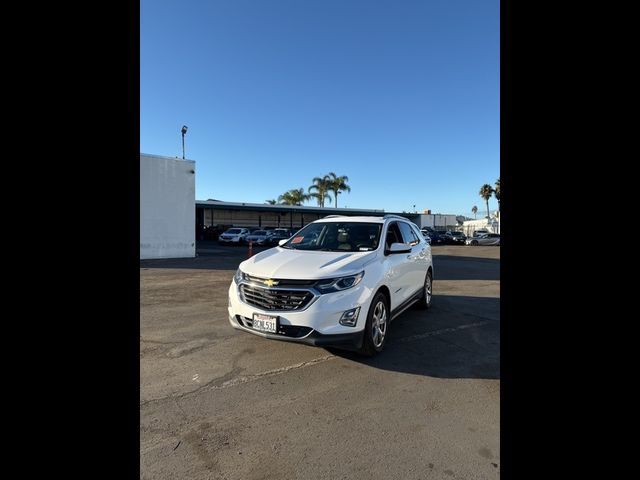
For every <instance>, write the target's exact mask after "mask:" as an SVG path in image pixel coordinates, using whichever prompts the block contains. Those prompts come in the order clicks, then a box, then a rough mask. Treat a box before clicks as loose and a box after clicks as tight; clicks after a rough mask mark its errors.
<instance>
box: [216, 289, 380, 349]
mask: <svg viewBox="0 0 640 480" xmlns="http://www.w3.org/2000/svg"><path fill="white" fill-rule="evenodd" d="M372 297H373V291H372V289H371V288H369V287H368V286H366V285H363V284H360V285H358V286H357V287H354V288H351V289H348V290H345V291H342V292H334V293H329V294H324V295H320V296H318V297H317V298H316V299H315V300H314V301H312V302H311V303H310V304H309V305H308V306H307V307H306V308H304V309H302V310H286V311H274V310H264V309H261V308H258V307H256V306H253V305H249V304H247V303H245V302H244V301H242V300H241V298H240V295H239V290H238V286H237V285H236V284H235V282H234V281H232V282H231V285H230V286H229V307H228V314H229V323H230V324H231V326H233V327H234V328H236V329H238V330H243V331H245V332H248V333H253V334H254V335H258V336H261V337H264V338H269V339H273V340H284V341H290V342H298V343H305V344H308V345H316V346H335V347H340V348H346V349H359V348H360V347H361V346H362V339H363V332H364V326H365V323H366V320H367V313H368V311H369V306H370V304H371V300H372ZM356 307H360V312H359V315H358V320H357V322H356V325H355V326H353V327H348V326H345V325H341V324H340V323H339V320H340V318H341V316H342V314H343V313H344V312H345V311H347V310H350V309H353V308H356ZM254 313H262V314H266V315H274V316H276V315H277V316H278V318H279V325H280V326H281V327H282V328H281V329H280V331H279V332H278V333H276V334H274V333H265V332H261V331H258V330H254V329H253V328H251V326H252V322H253V320H252V319H253V314H254Z"/></svg>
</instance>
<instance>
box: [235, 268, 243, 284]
mask: <svg viewBox="0 0 640 480" xmlns="http://www.w3.org/2000/svg"><path fill="white" fill-rule="evenodd" d="M243 279H244V273H242V270H240V269H238V270H237V271H236V274H235V275H234V276H233V281H234V282H236V285H237V284H239V283H240V282H241V281H242V280H243Z"/></svg>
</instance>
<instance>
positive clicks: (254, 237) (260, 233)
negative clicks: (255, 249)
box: [245, 230, 273, 245]
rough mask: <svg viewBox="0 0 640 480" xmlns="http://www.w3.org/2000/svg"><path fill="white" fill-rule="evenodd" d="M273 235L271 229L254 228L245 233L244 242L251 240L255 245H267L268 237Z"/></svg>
mask: <svg viewBox="0 0 640 480" xmlns="http://www.w3.org/2000/svg"><path fill="white" fill-rule="evenodd" d="M270 237H273V230H256V231H255V232H251V233H250V234H249V235H247V238H246V239H245V240H246V242H247V243H248V242H252V243H255V244H256V245H267V244H268V243H269V238H270Z"/></svg>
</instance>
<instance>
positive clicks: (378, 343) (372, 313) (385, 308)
mask: <svg viewBox="0 0 640 480" xmlns="http://www.w3.org/2000/svg"><path fill="white" fill-rule="evenodd" d="M374 318H375V319H374ZM380 319H383V322H384V327H383V328H382V329H381V325H380ZM390 320H391V314H390V312H389V302H388V301H387V297H386V296H385V295H384V293H382V292H378V293H376V296H375V297H373V301H372V302H371V306H370V307H369V312H368V313H367V322H366V323H365V327H364V339H363V341H362V348H361V349H360V353H361V354H362V355H365V356H367V357H372V356H373V355H375V354H376V353H380V352H381V351H382V349H383V348H384V345H385V343H386V342H387V337H388V336H389V335H388V334H389V322H390ZM374 327H375V328H374ZM376 330H377V334H376V333H374V332H376ZM380 335H382V338H380Z"/></svg>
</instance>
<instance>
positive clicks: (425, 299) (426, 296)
mask: <svg viewBox="0 0 640 480" xmlns="http://www.w3.org/2000/svg"><path fill="white" fill-rule="evenodd" d="M432 298H433V276H432V275H431V270H428V271H427V275H426V276H425V278H424V287H423V289H422V298H421V299H420V300H418V302H417V303H416V305H417V306H418V308H420V309H422V310H426V309H428V308H430V307H431V299H432Z"/></svg>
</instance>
